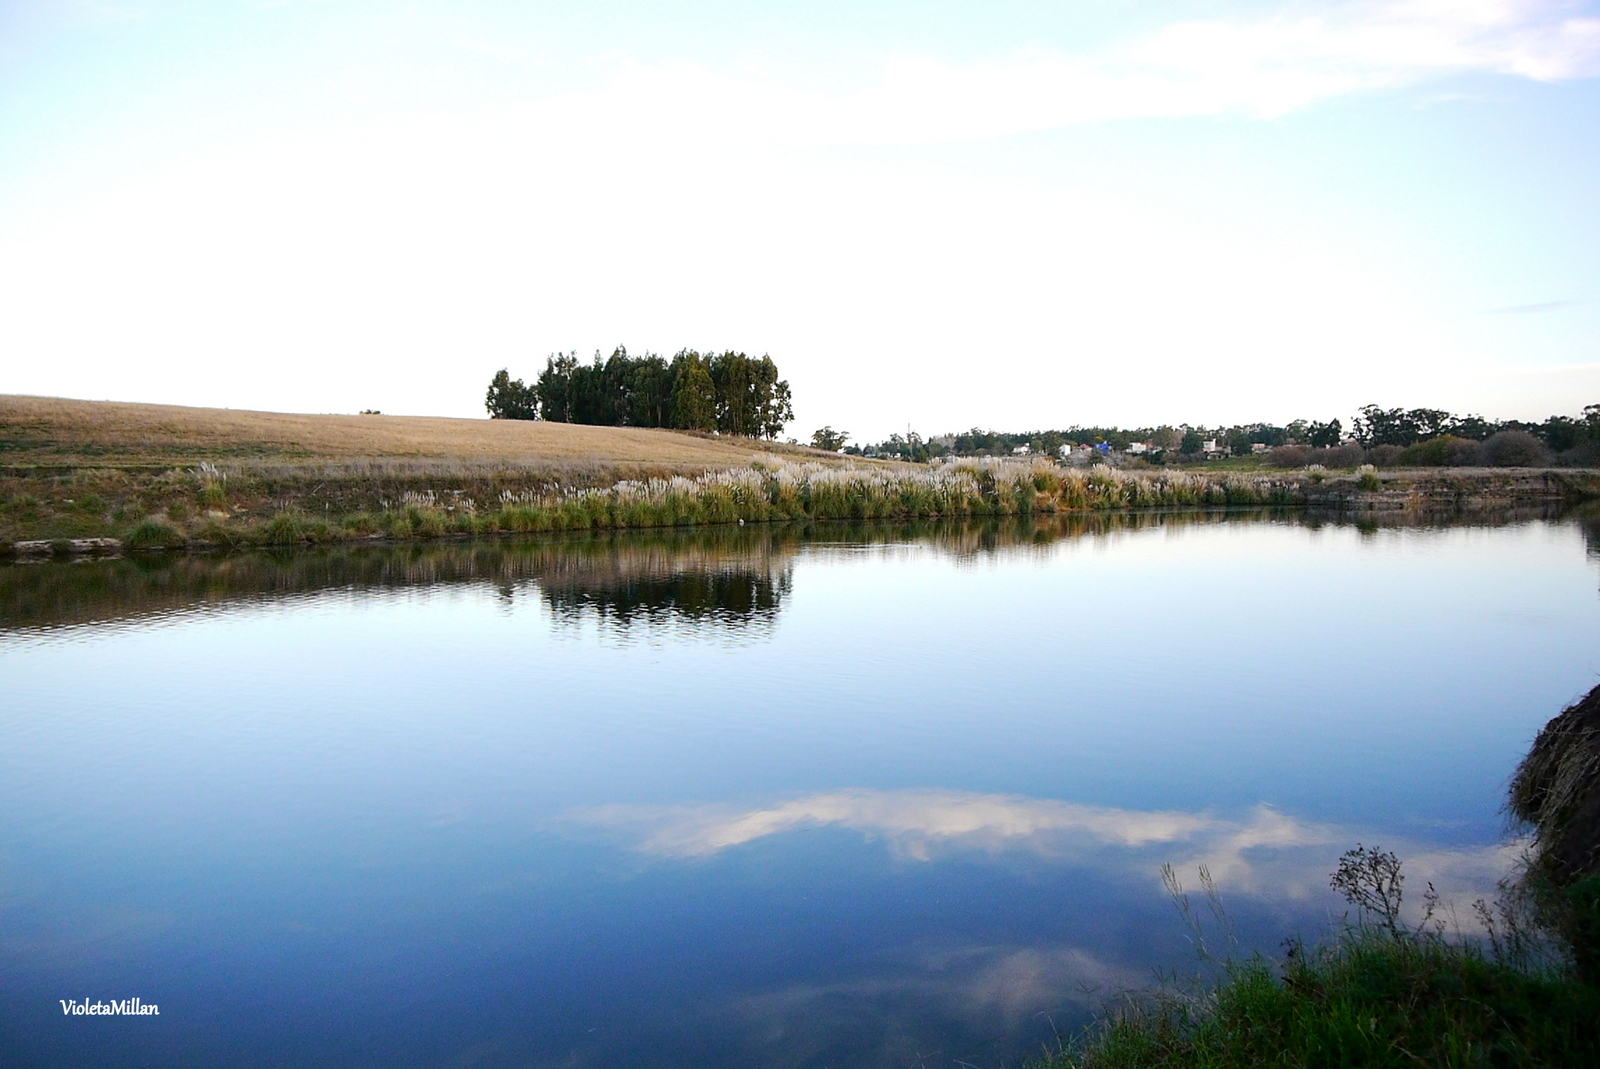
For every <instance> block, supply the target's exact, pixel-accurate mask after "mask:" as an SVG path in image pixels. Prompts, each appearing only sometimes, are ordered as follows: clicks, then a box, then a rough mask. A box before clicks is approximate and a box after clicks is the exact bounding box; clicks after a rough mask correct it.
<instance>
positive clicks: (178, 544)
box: [122, 516, 184, 549]
mask: <svg viewBox="0 0 1600 1069" xmlns="http://www.w3.org/2000/svg"><path fill="white" fill-rule="evenodd" d="M122 544H123V545H124V546H126V547H127V548H129V549H180V548H182V546H183V545H184V537H183V532H181V531H179V530H178V529H177V528H176V527H174V526H173V525H172V524H170V523H168V522H167V521H166V520H162V519H157V518H155V517H153V516H152V517H151V518H150V519H147V520H145V521H144V522H142V523H140V524H139V526H137V527H135V528H134V529H133V530H132V531H130V532H129V533H128V537H127V538H125V539H123V540H122Z"/></svg>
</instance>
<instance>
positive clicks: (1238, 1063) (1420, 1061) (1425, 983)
mask: <svg viewBox="0 0 1600 1069" xmlns="http://www.w3.org/2000/svg"><path fill="white" fill-rule="evenodd" d="M1400 868H1401V866H1400V862H1399V859H1398V858H1396V857H1395V856H1394V855H1393V854H1390V853H1385V852H1383V851H1379V850H1376V849H1368V848H1365V847H1360V846H1358V847H1357V848H1356V849H1354V850H1351V851H1348V852H1346V854H1345V855H1344V857H1343V858H1341V859H1340V862H1339V868H1338V871H1336V872H1335V873H1334V874H1333V877H1332V879H1331V880H1330V883H1331V885H1332V886H1333V888H1334V889H1335V890H1337V891H1339V892H1340V893H1341V894H1342V895H1343V896H1344V897H1345V899H1346V901H1348V902H1349V903H1350V904H1351V905H1353V906H1355V907H1356V908H1357V910H1358V911H1359V912H1358V919H1357V920H1356V921H1355V922H1354V923H1347V924H1346V925H1345V927H1344V928H1343V929H1342V930H1341V931H1339V932H1338V933H1337V935H1336V936H1334V937H1333V938H1332V939H1329V940H1325V941H1323V942H1321V943H1317V944H1315V945H1309V946H1308V945H1307V944H1305V943H1304V942H1302V941H1300V940H1297V939H1291V940H1287V941H1286V942H1285V946H1286V948H1287V952H1286V954H1285V956H1284V958H1283V960H1282V962H1281V963H1276V964H1275V963H1273V962H1270V961H1268V960H1266V959H1265V958H1263V957H1261V956H1260V955H1256V956H1253V957H1250V958H1248V959H1246V960H1243V961H1238V960H1233V959H1227V960H1223V961H1220V962H1219V961H1218V960H1217V959H1215V958H1213V957H1211V956H1210V955H1209V952H1208V951H1207V950H1206V948H1205V944H1204V942H1203V940H1202V939H1200V938H1199V937H1200V935H1201V931H1200V926H1199V922H1198V919H1197V916H1196V915H1195V914H1194V913H1193V912H1192V911H1191V910H1190V908H1189V903H1188V899H1187V897H1186V896H1185V895H1184V893H1183V889H1182V887H1181V886H1180V885H1179V884H1178V883H1177V880H1176V878H1175V877H1174V876H1173V874H1172V870H1171V868H1170V867H1167V868H1165V869H1164V870H1163V875H1164V877H1165V878H1166V882H1167V888H1168V890H1169V891H1170V892H1171V893H1172V895H1173V898H1174V900H1175V902H1176V903H1177V905H1178V909H1179V913H1180V914H1181V915H1182V916H1183V918H1184V920H1185V922H1186V923H1187V924H1188V925H1189V927H1190V928H1191V930H1192V931H1193V933H1194V936H1195V942H1196V946H1197V947H1198V948H1199V949H1200V951H1201V954H1202V956H1203V958H1204V959H1205V960H1206V961H1208V962H1209V963H1210V964H1213V965H1218V966H1220V968H1221V980H1220V982H1218V983H1215V984H1213V985H1210V986H1207V985H1205V984H1204V983H1203V982H1201V981H1199V980H1197V981H1195V982H1193V983H1191V984H1189V985H1171V984H1169V985H1168V986H1166V987H1164V988H1162V989H1160V990H1158V991H1154V992H1144V993H1140V994H1136V995H1130V996H1126V997H1124V998H1123V999H1122V1000H1120V1002H1119V1003H1117V1004H1116V1005H1114V1006H1112V1007H1111V1008H1110V1009H1111V1012H1109V1013H1108V1014H1107V1015H1106V1016H1105V1017H1104V1018H1103V1019H1102V1020H1101V1021H1100V1022H1099V1023H1098V1024H1097V1025H1096V1026H1094V1027H1093V1028H1091V1029H1090V1030H1089V1031H1088V1032H1086V1033H1085V1034H1084V1035H1083V1036H1081V1037H1079V1039H1078V1041H1077V1042H1075V1043H1073V1044H1071V1045H1070V1046H1066V1047H1064V1048H1063V1049H1061V1050H1060V1051H1058V1052H1057V1053H1055V1054H1054V1055H1053V1056H1051V1057H1047V1058H1046V1059H1045V1060H1044V1061H1043V1062H1042V1063H1040V1064H1039V1066H1038V1067H1037V1069H1247V1067H1249V1069H1254V1067H1280V1066H1281V1067H1284V1069H1289V1067H1295V1069H1301V1067H1312V1066H1328V1067H1336V1066H1338V1067H1342V1066H1348V1067H1351V1069H1355V1067H1373V1069H1391V1067H1392V1069H1402V1067H1408V1069H1409V1067H1416V1066H1437V1067H1451V1069H1455V1067H1459V1069H1476V1067H1480V1066H1481V1067H1490V1066H1494V1067H1501V1066H1504V1067H1528V1069H1534V1067H1567V1066H1571V1067H1579V1066H1583V1067H1589V1066H1594V1065H1600V989H1597V988H1596V987H1594V986H1593V985H1592V984H1590V983H1588V982H1586V981H1585V980H1584V978H1583V977H1582V975H1581V973H1580V972H1578V971H1575V970H1574V969H1573V967H1572V954H1571V947H1570V946H1566V945H1564V944H1563V943H1562V941H1561V940H1560V938H1558V937H1553V933H1552V932H1551V930H1550V929H1549V928H1548V927H1547V926H1545V925H1543V923H1542V922H1541V920H1540V915H1539V914H1538V913H1537V911H1536V909H1535V899H1533V898H1531V897H1529V895H1528V894H1527V893H1526V891H1525V885H1522V884H1519V883H1518V882H1516V881H1513V880H1510V879H1507V880H1504V881H1502V882H1501V897H1500V899H1499V901H1498V903H1497V908H1491V907H1490V905H1489V904H1488V903H1486V902H1484V901H1483V900H1481V899H1480V900H1479V901H1478V902H1477V904H1476V905H1475V907H1474V911H1475V912H1476V913H1477V914H1478V916H1479V918H1480V920H1481V922H1482V923H1483V927H1484V929H1485V932H1486V934H1487V939H1486V940H1474V939H1468V938H1464V937H1460V936H1457V937H1455V938H1449V937H1447V936H1446V934H1445V924H1444V922H1443V920H1442V919H1440V918H1438V917H1437V916H1436V914H1435V910H1436V907H1437V906H1438V905H1439V901H1440V900H1439V896H1438V895H1436V894H1435V893H1434V891H1433V886H1432V884H1429V886H1428V893H1427V894H1426V895H1425V896H1424V901H1425V903H1426V905H1427V908H1426V910H1425V912H1424V914H1423V917H1422V921H1421V923H1419V924H1417V925H1416V926H1414V927H1411V926H1408V925H1406V924H1405V923H1403V922H1402V921H1401V919H1400V906H1401V897H1402V894H1401V892H1402V885H1403V882H1404V878H1403V876H1402V874H1401V871H1400ZM1201 880H1202V882H1203V883H1204V885H1205V888H1206V892H1207V897H1208V898H1209V899H1210V900H1211V904H1212V908H1213V913H1214V914H1215V915H1216V916H1217V918H1218V920H1219V921H1222V922H1223V924H1224V926H1226V915H1225V913H1224V912H1223V910H1222V908H1221V900H1220V898H1218V897H1217V895H1216V889H1215V886H1214V885H1213V884H1212V883H1211V882H1210V878H1209V874H1207V873H1206V871H1205V870H1204V868H1202V869H1201Z"/></svg>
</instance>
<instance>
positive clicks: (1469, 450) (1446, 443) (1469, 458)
mask: <svg viewBox="0 0 1600 1069" xmlns="http://www.w3.org/2000/svg"><path fill="white" fill-rule="evenodd" d="M1482 455H1483V447H1482V446H1480V445H1479V444H1478V443H1477V442H1474V441H1472V440H1471V439H1468V438H1457V437H1456V436H1455V435H1453V434H1441V435H1440V436H1439V437H1437V438H1429V439H1428V440H1427V441H1426V442H1418V443H1417V444H1416V445H1410V446H1407V447H1406V448H1405V450H1404V451H1403V452H1402V453H1401V454H1400V463H1401V464H1405V465H1410V466H1416V467H1424V468H1442V467H1446V466H1449V467H1470V466H1472V465H1475V464H1478V463H1480V462H1481V459H1482Z"/></svg>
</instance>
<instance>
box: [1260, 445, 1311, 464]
mask: <svg viewBox="0 0 1600 1069" xmlns="http://www.w3.org/2000/svg"><path fill="white" fill-rule="evenodd" d="M1306 456H1307V454H1306V449H1305V447H1304V446H1299V445H1280V446H1278V447H1277V448H1275V449H1273V450H1272V452H1270V453H1268V454H1267V463H1269V464H1271V465H1272V466H1273V467H1274V468H1300V467H1304V466H1305V464H1306Z"/></svg>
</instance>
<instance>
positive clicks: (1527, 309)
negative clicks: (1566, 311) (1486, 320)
mask: <svg viewBox="0 0 1600 1069" xmlns="http://www.w3.org/2000/svg"><path fill="white" fill-rule="evenodd" d="M1582 303H1583V302H1582V301H1540V302H1539V303H1537V304H1508V305H1506V306H1505V307H1504V308H1487V309H1485V310H1484V311H1483V313H1482V314H1483V315H1486V316H1519V315H1533V314H1535V313H1538V312H1559V311H1560V310H1561V309H1563V308H1574V307H1576V306H1577V305H1580V304H1582Z"/></svg>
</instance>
